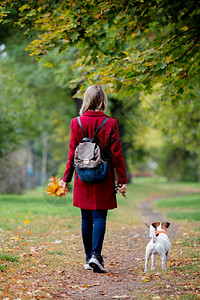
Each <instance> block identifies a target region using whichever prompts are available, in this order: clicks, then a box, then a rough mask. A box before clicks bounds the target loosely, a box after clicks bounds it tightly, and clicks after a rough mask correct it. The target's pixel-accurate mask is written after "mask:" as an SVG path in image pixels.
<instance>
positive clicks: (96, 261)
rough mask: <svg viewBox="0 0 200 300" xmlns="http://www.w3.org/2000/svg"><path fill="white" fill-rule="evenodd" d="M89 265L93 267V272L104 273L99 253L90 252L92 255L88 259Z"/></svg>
mask: <svg viewBox="0 0 200 300" xmlns="http://www.w3.org/2000/svg"><path fill="white" fill-rule="evenodd" d="M89 266H90V267H91V268H93V271H94V272H95V273H105V269H104V261H103V258H102V256H101V255H98V254H92V257H91V259H90V261H89Z"/></svg>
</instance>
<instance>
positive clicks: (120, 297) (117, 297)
mask: <svg viewBox="0 0 200 300" xmlns="http://www.w3.org/2000/svg"><path fill="white" fill-rule="evenodd" d="M127 297H128V296H127V295H121V296H118V295H116V296H112V299H125V298H127Z"/></svg>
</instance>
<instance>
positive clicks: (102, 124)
mask: <svg viewBox="0 0 200 300" xmlns="http://www.w3.org/2000/svg"><path fill="white" fill-rule="evenodd" d="M108 119H109V117H106V118H105V119H104V120H103V122H102V123H101V124H100V126H99V127H98V128H97V130H96V131H95V133H94V137H93V139H92V142H93V140H94V139H95V137H96V135H97V134H98V133H99V131H100V130H101V128H102V127H103V126H104V124H105V123H106V121H107V120H108Z"/></svg>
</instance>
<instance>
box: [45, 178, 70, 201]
mask: <svg viewBox="0 0 200 300" xmlns="http://www.w3.org/2000/svg"><path fill="white" fill-rule="evenodd" d="M60 181H61V179H60V178H59V177H54V176H51V178H50V182H49V184H48V185H47V189H46V192H47V194H48V195H52V196H58V197H62V196H63V195H66V191H67V189H66V188H65V189H64V188H63V187H60V186H59V183H60Z"/></svg>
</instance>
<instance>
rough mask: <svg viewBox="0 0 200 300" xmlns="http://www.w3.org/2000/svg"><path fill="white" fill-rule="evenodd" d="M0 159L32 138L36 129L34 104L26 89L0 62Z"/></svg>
mask: <svg viewBox="0 0 200 300" xmlns="http://www.w3.org/2000/svg"><path fill="white" fill-rule="evenodd" d="M0 68H1V72H0V87H1V95H0V106H1V118H0V135H1V140H0V157H2V156H5V155H6V154H7V153H8V152H10V151H13V150H16V149H17V148H19V147H20V146H21V145H22V143H23V142H24V140H25V139H24V136H26V138H27V137H28V138H33V137H34V136H35V135H36V133H37V129H36V128H35V125H36V122H37V115H36V102H35V99H34V97H32V96H30V95H29V90H28V87H27V86H26V85H24V84H22V83H20V82H19V80H18V79H17V75H16V74H15V73H11V72H9V71H8V70H7V69H6V67H5V64H3V63H2V62H0Z"/></svg>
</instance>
